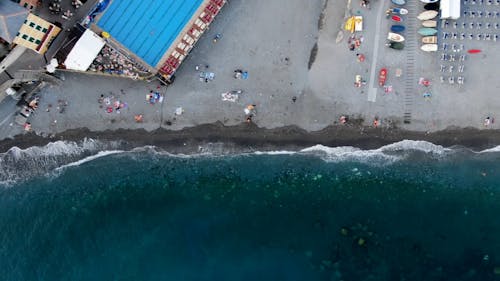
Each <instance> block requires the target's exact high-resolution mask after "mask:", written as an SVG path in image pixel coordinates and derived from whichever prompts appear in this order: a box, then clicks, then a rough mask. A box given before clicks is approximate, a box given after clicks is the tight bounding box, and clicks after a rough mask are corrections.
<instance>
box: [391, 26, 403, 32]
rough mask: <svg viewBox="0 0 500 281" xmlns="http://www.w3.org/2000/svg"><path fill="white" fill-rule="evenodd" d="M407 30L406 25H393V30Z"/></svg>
mask: <svg viewBox="0 0 500 281" xmlns="http://www.w3.org/2000/svg"><path fill="white" fill-rule="evenodd" d="M404 30H405V27H404V25H393V26H391V31H392V32H402V31H404Z"/></svg>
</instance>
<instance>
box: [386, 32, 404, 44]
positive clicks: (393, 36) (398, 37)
mask: <svg viewBox="0 0 500 281" xmlns="http://www.w3.org/2000/svg"><path fill="white" fill-rule="evenodd" d="M387 40H390V41H392V42H403V41H405V38H404V37H403V36H402V35H400V34H397V33H393V32H389V34H387Z"/></svg>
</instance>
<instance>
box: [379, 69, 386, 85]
mask: <svg viewBox="0 0 500 281" xmlns="http://www.w3.org/2000/svg"><path fill="white" fill-rule="evenodd" d="M385 80H387V69H386V68H382V69H381V70H380V72H379V75H378V84H379V85H380V87H383V86H384V85H385Z"/></svg>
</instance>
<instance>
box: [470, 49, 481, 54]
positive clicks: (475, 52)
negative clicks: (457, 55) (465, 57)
mask: <svg viewBox="0 0 500 281" xmlns="http://www.w3.org/2000/svg"><path fill="white" fill-rule="evenodd" d="M467 53H469V54H479V53H481V50H479V49H470V50H468V51H467Z"/></svg>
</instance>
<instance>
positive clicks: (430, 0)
mask: <svg viewBox="0 0 500 281" xmlns="http://www.w3.org/2000/svg"><path fill="white" fill-rule="evenodd" d="M420 2H422V3H427V4H429V3H437V2H439V0H420Z"/></svg>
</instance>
